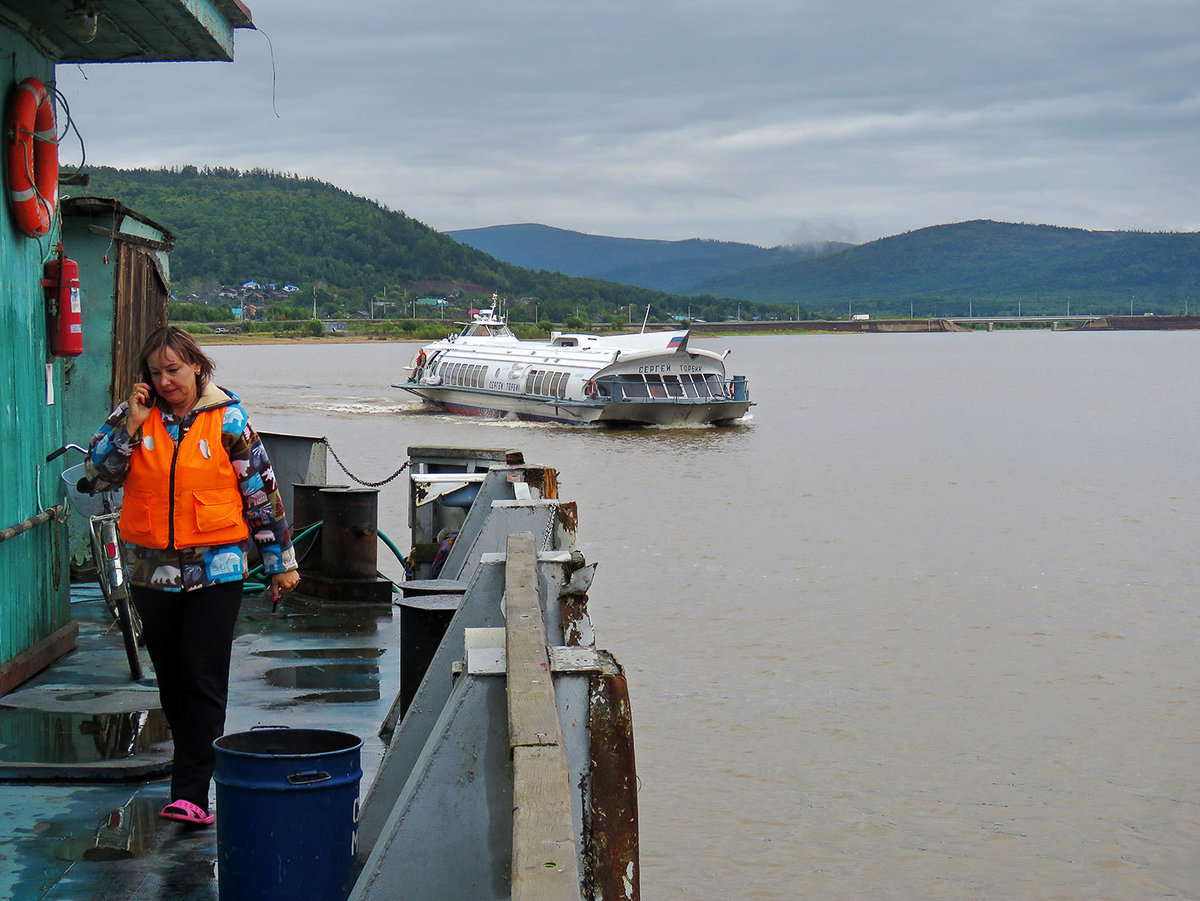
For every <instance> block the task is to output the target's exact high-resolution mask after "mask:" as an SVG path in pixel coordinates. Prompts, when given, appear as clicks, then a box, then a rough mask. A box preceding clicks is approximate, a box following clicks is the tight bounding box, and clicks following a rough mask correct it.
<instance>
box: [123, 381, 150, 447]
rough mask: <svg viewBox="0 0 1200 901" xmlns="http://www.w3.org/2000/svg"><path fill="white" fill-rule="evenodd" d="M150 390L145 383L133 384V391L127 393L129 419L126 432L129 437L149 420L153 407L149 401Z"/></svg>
mask: <svg viewBox="0 0 1200 901" xmlns="http://www.w3.org/2000/svg"><path fill="white" fill-rule="evenodd" d="M152 390H153V389H151V387H150V386H149V385H147V384H146V383H145V382H135V383H134V386H133V390H132V391H130V392H129V419H128V421H127V425H126V431H128V432H129V435H130V437H132V436H133V434H134V433H135V432H136V431H137V430H138V429H140V428H141V427H142V426H143V425H145V423H146V420H147V419H149V418H150V408H151V407H152V406H153V402H152V401H151V400H150V397H151V393H152Z"/></svg>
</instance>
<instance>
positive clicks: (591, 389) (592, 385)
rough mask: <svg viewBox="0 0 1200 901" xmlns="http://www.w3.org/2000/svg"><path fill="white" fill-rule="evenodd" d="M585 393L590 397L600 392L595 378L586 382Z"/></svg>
mask: <svg viewBox="0 0 1200 901" xmlns="http://www.w3.org/2000/svg"><path fill="white" fill-rule="evenodd" d="M583 393H584V394H586V395H587V396H588V397H595V396H596V395H597V394H598V393H599V392H598V391H597V390H596V382H595V381H594V380H593V379H588V380H587V382H585V383H584V386H583Z"/></svg>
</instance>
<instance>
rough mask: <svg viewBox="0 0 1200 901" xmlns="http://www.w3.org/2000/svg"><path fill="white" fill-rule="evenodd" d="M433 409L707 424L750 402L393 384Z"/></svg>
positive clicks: (738, 414) (731, 418)
mask: <svg viewBox="0 0 1200 901" xmlns="http://www.w3.org/2000/svg"><path fill="white" fill-rule="evenodd" d="M395 387H397V388H402V389H404V390H405V391H408V392H410V393H412V394H415V395H416V396H417V397H419V398H421V400H422V401H424V402H425V404H426V405H427V406H429V407H431V408H433V409H436V410H439V411H441V412H444V413H454V414H458V415H461V416H479V417H484V418H488V419H516V420H519V421H523V422H560V423H569V424H575V425H583V424H588V423H604V424H609V425H709V424H719V423H731V422H736V421H737V420H739V419H741V418H742V417H743V416H745V415H746V411H747V410H749V409H750V401H748V400H745V401H739V400H718V399H711V400H708V401H697V402H691V403H687V402H680V401H679V400H677V399H674V400H671V401H666V400H624V401H603V400H596V401H569V400H564V401H562V402H560V403H552V402H549V401H546V400H542V399H538V398H531V397H523V396H520V395H511V394H502V393H499V392H496V393H492V392H475V391H467V390H463V389H461V388H443V387H432V386H421V387H417V386H412V385H396V386H395Z"/></svg>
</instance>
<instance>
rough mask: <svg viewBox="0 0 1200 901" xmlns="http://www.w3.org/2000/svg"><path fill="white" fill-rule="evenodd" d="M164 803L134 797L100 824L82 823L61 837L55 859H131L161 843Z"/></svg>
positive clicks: (115, 808) (110, 813) (114, 809)
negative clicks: (160, 816)
mask: <svg viewBox="0 0 1200 901" xmlns="http://www.w3.org/2000/svg"><path fill="white" fill-rule="evenodd" d="M159 807H160V801H159V800H158V799H151V798H140V797H135V798H133V799H132V800H131V801H130V802H129V803H128V804H126V805H125V806H124V807H114V808H113V809H112V810H110V811H109V812H108V813H107V814H106V815H105V816H104V817H103V818H102V819H101V820H100V821H99V822H98V823H86V824H81V825H79V826H77V827H75V828H72V829H70V831H69V832H68V833H67V834H66V835H63V836H61V837H60V839H59V843H58V846H57V848H56V849H55V856H56V857H57V858H58V859H60V860H87V861H108V860H129V859H130V858H133V857H141V856H142V855H143V854H145V853H146V852H148V851H151V850H153V849H154V848H156V847H157V846H158V844H159V839H158V835H157V829H158V828H159V826H160V822H159V818H158V810H159Z"/></svg>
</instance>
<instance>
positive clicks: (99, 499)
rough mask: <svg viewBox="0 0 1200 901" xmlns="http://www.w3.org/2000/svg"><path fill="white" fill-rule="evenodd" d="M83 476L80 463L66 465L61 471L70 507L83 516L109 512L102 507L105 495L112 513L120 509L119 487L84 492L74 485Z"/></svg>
mask: <svg viewBox="0 0 1200 901" xmlns="http://www.w3.org/2000/svg"><path fill="white" fill-rule="evenodd" d="M83 476H84V471H83V464H82V463H76V464H75V465H74V466H68V467H67V468H66V469H64V470H63V472H62V480H63V484H64V485H65V486H66V489H67V500H68V501H70V503H71V509H73V510H76V511H78V512H79V513H80V514H81V515H83V516H100V515H101V514H103V513H107V512H109V511H108V510H105V509H104V498H105V496H106V495H107V496H108V499H109V501H108V503H109V508H110V509H111V511H112V512H113V513H116V512H117V511H118V510H120V509H121V497H122V492H121V489H120V488H113V489H111V490H109V491H98V492H96V493H95V494H84V493H83V492H82V491H80V490H79V488H78V487H76V486H77V485H78V483H79V480H80V479H82V478H83Z"/></svg>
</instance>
